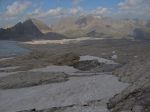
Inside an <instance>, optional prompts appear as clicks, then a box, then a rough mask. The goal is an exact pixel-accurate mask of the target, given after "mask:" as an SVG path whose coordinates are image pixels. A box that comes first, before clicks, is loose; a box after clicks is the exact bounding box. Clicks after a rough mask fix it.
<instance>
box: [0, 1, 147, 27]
mask: <svg viewBox="0 0 150 112" xmlns="http://www.w3.org/2000/svg"><path fill="white" fill-rule="evenodd" d="M149 12H150V0H0V27H10V26H12V25H14V24H16V23H17V22H19V21H24V20H26V19H28V18H37V19H40V20H43V21H44V22H46V23H47V24H51V22H53V21H54V20H57V19H60V18H62V17H69V16H82V15H93V16H95V17H98V18H101V17H103V16H111V17H116V18H120V17H121V18H140V19H149V18H150V13H149Z"/></svg>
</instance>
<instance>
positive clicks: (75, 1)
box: [72, 0, 83, 5]
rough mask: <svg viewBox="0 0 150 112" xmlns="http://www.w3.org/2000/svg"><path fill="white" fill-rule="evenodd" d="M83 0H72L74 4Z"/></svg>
mask: <svg viewBox="0 0 150 112" xmlns="http://www.w3.org/2000/svg"><path fill="white" fill-rule="evenodd" d="M82 1H83V0H72V3H73V5H79V4H80V2H82Z"/></svg>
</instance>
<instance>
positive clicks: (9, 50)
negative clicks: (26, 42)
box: [0, 40, 29, 57]
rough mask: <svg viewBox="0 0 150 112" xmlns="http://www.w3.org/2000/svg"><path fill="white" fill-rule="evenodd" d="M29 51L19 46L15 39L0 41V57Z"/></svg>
mask: <svg viewBox="0 0 150 112" xmlns="http://www.w3.org/2000/svg"><path fill="white" fill-rule="evenodd" d="M26 52H29V51H28V50H27V49H25V48H22V47H21V46H19V43H18V42H15V41H5V40H1V41H0V57H10V56H15V55H18V54H23V53H26Z"/></svg>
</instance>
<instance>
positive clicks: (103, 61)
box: [80, 55, 117, 64]
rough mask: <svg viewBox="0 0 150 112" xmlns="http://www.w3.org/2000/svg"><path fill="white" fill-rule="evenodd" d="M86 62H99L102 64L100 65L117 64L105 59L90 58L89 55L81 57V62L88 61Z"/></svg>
mask: <svg viewBox="0 0 150 112" xmlns="http://www.w3.org/2000/svg"><path fill="white" fill-rule="evenodd" d="M86 60H98V62H100V63H105V64H117V63H115V62H114V61H112V60H108V59H105V58H99V57H96V56H89V55H86V56H80V61H86Z"/></svg>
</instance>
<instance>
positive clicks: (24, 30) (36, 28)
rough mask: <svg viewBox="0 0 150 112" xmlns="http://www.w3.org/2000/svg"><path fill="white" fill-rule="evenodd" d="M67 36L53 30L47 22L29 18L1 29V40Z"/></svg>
mask: <svg viewBox="0 0 150 112" xmlns="http://www.w3.org/2000/svg"><path fill="white" fill-rule="evenodd" d="M63 38H66V37H65V36H63V35H62V34H58V33H55V32H52V29H51V28H49V27H48V26H47V25H46V24H44V23H43V22H41V21H40V20H36V19H29V20H26V21H25V22H23V23H21V22H19V23H17V24H16V25H15V26H13V27H10V28H7V29H2V28H1V29H0V39H1V40H20V41H28V40H34V39H36V40H37V39H63Z"/></svg>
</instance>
